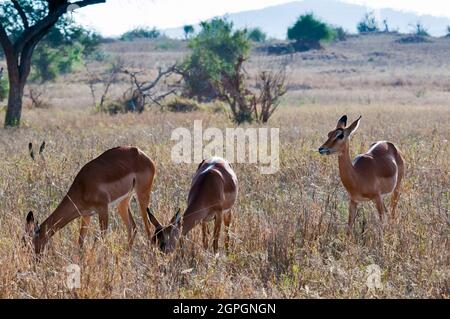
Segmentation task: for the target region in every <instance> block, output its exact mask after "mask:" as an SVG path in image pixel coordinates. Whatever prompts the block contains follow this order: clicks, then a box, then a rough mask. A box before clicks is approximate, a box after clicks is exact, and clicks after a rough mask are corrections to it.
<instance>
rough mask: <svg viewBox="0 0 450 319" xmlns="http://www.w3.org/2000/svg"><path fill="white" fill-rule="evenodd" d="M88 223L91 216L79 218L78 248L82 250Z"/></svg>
mask: <svg viewBox="0 0 450 319" xmlns="http://www.w3.org/2000/svg"><path fill="white" fill-rule="evenodd" d="M90 222H91V216H81V222H80V224H81V225H80V237H79V239H78V246H79V247H80V249H82V248H83V245H84V240H85V238H86V233H87V231H88V228H89V224H90Z"/></svg>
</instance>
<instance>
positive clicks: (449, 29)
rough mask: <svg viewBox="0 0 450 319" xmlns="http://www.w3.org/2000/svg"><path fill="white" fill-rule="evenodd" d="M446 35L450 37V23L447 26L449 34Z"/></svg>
mask: <svg viewBox="0 0 450 319" xmlns="http://www.w3.org/2000/svg"><path fill="white" fill-rule="evenodd" d="M446 37H447V38H448V37H450V25H449V26H448V27H447V35H446Z"/></svg>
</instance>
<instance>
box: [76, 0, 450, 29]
mask: <svg viewBox="0 0 450 319" xmlns="http://www.w3.org/2000/svg"><path fill="white" fill-rule="evenodd" d="M292 1H293V0H107V3H106V4H100V5H94V6H92V7H88V8H83V9H80V10H79V11H77V13H75V14H74V15H75V18H76V19H77V20H79V21H80V22H82V23H83V24H86V25H89V26H91V27H93V28H95V29H96V30H98V31H100V32H101V33H102V34H104V35H109V36H111V35H119V34H122V33H123V32H125V31H127V30H129V29H131V28H133V27H137V26H156V27H157V28H159V29H165V28H172V27H178V26H182V25H184V24H195V23H198V22H199V21H201V20H205V19H208V18H211V17H213V16H220V15H224V14H226V13H233V12H239V11H244V10H253V9H261V8H264V7H267V6H272V5H277V4H281V3H286V2H292ZM342 1H343V2H349V3H356V4H362V5H367V6H368V7H370V8H383V7H389V8H394V9H402V10H409V11H415V12H419V13H421V14H432V15H437V16H447V17H450V0H342Z"/></svg>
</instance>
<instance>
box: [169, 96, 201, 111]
mask: <svg viewBox="0 0 450 319" xmlns="http://www.w3.org/2000/svg"><path fill="white" fill-rule="evenodd" d="M166 107H167V109H168V110H169V111H171V112H183V113H186V112H193V111H197V110H199V109H200V106H199V104H198V103H197V101H195V100H191V99H186V98H180V97H177V98H175V99H174V100H172V101H169V102H168V103H167V104H166Z"/></svg>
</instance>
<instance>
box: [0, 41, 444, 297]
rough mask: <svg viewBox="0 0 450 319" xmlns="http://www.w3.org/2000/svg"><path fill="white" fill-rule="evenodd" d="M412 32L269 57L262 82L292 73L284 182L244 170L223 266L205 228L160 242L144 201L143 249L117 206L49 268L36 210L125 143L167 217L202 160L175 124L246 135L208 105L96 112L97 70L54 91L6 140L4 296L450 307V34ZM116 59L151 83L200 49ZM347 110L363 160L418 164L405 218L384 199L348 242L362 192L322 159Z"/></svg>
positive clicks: (115, 50)
mask: <svg viewBox="0 0 450 319" xmlns="http://www.w3.org/2000/svg"><path fill="white" fill-rule="evenodd" d="M398 37H399V36H387V35H376V36H360V37H352V38H350V39H349V40H347V41H345V42H340V43H335V44H330V45H328V46H327V47H326V49H325V50H323V51H314V52H307V53H298V54H294V55H292V56H287V57H273V56H270V57H269V56H266V55H265V54H263V53H261V52H260V51H257V50H255V52H254V53H253V54H252V58H251V61H249V62H248V65H247V70H248V72H249V76H252V75H253V74H255V73H256V71H258V70H260V69H264V68H267V67H269V68H270V67H271V66H273V65H276V64H278V63H285V64H286V65H287V69H288V76H289V84H288V89H289V91H288V94H287V96H285V97H284V100H283V102H282V105H281V106H280V108H279V110H278V111H277V113H275V115H274V117H273V118H272V119H271V121H270V122H269V126H270V127H276V128H280V161H281V163H280V170H279V172H278V173H276V174H273V175H261V174H260V171H259V169H258V167H257V166H256V165H249V164H247V165H246V164H234V168H235V171H236V173H237V176H238V179H239V186H240V194H239V198H238V201H237V203H236V206H235V209H234V220H233V223H232V228H231V230H232V236H231V237H232V245H231V249H230V254H229V255H228V256H227V255H226V254H225V253H224V249H223V241H220V246H221V251H220V254H219V255H217V256H215V255H214V254H213V253H212V250H209V251H205V250H203V248H202V246H201V233H200V227H198V229H194V231H193V232H192V233H190V234H189V236H188V238H187V239H186V240H185V241H184V244H183V247H182V248H180V249H179V250H178V251H177V252H176V253H174V254H172V255H163V254H160V253H159V252H158V251H157V250H156V249H155V248H153V247H152V246H151V245H150V244H149V243H148V242H147V240H146V238H145V236H144V230H143V224H142V220H141V217H140V216H139V214H138V210H137V207H136V203H135V201H132V211H133V215H134V217H135V220H136V222H137V224H138V236H137V237H136V241H135V244H134V246H133V249H132V251H127V249H126V247H127V245H126V229H125V227H124V225H123V224H122V222H121V221H120V218H119V216H118V213H117V212H116V210H115V209H114V210H112V211H111V212H110V221H111V223H110V228H109V232H108V234H107V236H106V237H105V238H104V239H102V238H100V232H99V227H98V221H97V220H96V219H95V222H94V223H92V226H91V228H92V229H91V230H90V232H89V236H88V239H89V240H88V243H87V244H86V248H85V251H84V253H83V254H80V253H79V251H78V246H77V235H78V231H79V223H78V222H74V223H72V224H70V226H68V227H66V228H65V229H63V230H62V231H61V232H59V233H58V234H56V235H55V236H54V237H53V238H52V240H51V242H50V244H49V246H48V249H47V251H46V254H45V256H44V258H42V260H41V261H40V262H39V263H36V262H35V261H34V259H33V256H32V255H31V254H30V253H29V252H28V250H27V249H26V248H24V247H23V244H22V241H21V238H22V236H23V234H24V224H25V216H26V214H27V213H28V211H30V210H33V211H34V212H35V214H36V215H37V217H38V219H39V221H41V222H42V221H43V220H44V219H45V218H46V217H47V216H48V215H49V214H50V213H51V211H52V210H53V209H54V208H55V207H56V205H57V204H58V203H59V201H60V200H61V199H62V198H63V196H64V195H65V192H66V191H67V189H68V187H69V186H70V184H71V183H72V181H73V178H74V176H75V175H76V173H77V172H78V171H79V169H80V168H81V167H82V166H83V165H84V164H85V163H86V162H87V161H89V160H91V159H92V158H94V157H96V156H98V155H99V154H101V153H102V152H103V151H105V150H106V149H108V148H111V147H114V146H117V145H122V144H131V145H135V146H138V147H139V148H141V149H142V150H143V151H145V152H146V153H147V154H148V155H149V156H150V157H151V158H153V159H154V160H155V161H156V163H157V177H156V180H155V184H154V189H153V192H152V204H151V206H152V208H153V210H154V212H155V214H156V215H157V216H158V217H159V218H160V219H161V220H163V221H164V222H168V221H169V219H170V218H171V217H172V216H173V214H174V212H175V210H176V208H177V207H181V208H185V207H186V198H187V192H188V190H189V185H190V180H191V178H192V175H193V173H194V172H195V169H196V168H197V165H198V163H193V164H191V165H187V164H183V165H180V164H174V163H172V161H171V148H172V146H173V145H174V142H172V141H171V140H170V137H171V133H172V131H173V129H175V128H177V127H187V128H189V129H191V128H192V124H193V121H194V120H195V119H203V121H204V122H203V126H204V127H207V126H214V127H218V128H226V127H232V126H233V124H232V122H231V121H230V120H229V117H228V115H227V114H225V113H223V112H212V111H209V110H208V109H207V108H205V109H204V110H202V111H196V112H191V113H187V114H185V113H183V114H180V113H171V112H168V111H164V110H160V108H159V107H153V108H151V109H149V110H147V111H145V112H144V113H143V114H125V115H116V116H110V115H107V114H99V113H96V112H94V111H93V109H92V106H91V105H92V102H91V97H90V91H89V86H88V85H87V83H86V82H87V75H86V72H85V71H84V70H83V69H82V68H80V69H79V70H78V71H76V72H74V73H73V74H71V75H67V76H64V77H61V78H59V79H58V80H57V81H56V82H55V83H51V84H46V85H45V87H43V88H40V89H42V90H43V91H44V92H45V98H46V99H47V101H48V104H49V105H50V107H48V108H44V109H36V108H26V109H25V110H24V114H23V124H22V127H21V128H20V129H9V130H4V129H3V130H1V131H0V265H1V266H0V298H38V297H41V298H74V297H77V298H325V297H328V298H392V297H395V298H415V297H418V298H448V297H449V295H450V291H449V284H450V282H449V275H450V268H449V242H448V238H449V209H450V203H449V196H450V193H449V192H450V190H449V184H450V178H449V170H450V165H449V158H450V148H449V142H448V140H449V138H450V126H449V120H450V75H449V74H450V73H449V72H450V56H449V54H448V52H450V39H448V38H447V39H444V38H443V39H433V40H432V41H433V42H431V43H416V44H401V43H397V42H395V41H396V40H397V38H398ZM172 45H174V44H172ZM105 50H106V51H107V52H108V54H110V56H112V57H121V58H122V59H123V60H124V61H125V62H126V63H128V64H130V65H133V66H135V67H140V68H145V69H146V70H148V74H149V75H150V74H154V73H155V72H156V68H157V67H158V66H164V65H169V64H171V63H173V62H175V61H176V60H180V59H182V58H183V56H184V55H185V54H186V49H185V48H184V45H183V44H177V46H176V47H171V45H165V46H164V47H163V48H158V47H157V46H155V44H154V43H152V42H135V43H112V44H106V45H105ZM103 67H104V66H102V65H101V64H100V63H98V64H96V65H95V66H94V70H101V69H102V68H103ZM127 85H128V82H127V80H126V79H122V80H120V81H117V83H114V84H113V86H112V88H111V97H114V96H120V94H122V93H123V91H124V89H125V88H126V87H127ZM343 114H348V115H349V117H350V119H351V120H352V119H354V118H356V117H357V116H359V115H362V116H363V119H362V122H361V126H360V128H359V131H358V132H357V133H356V134H355V135H354V136H353V137H352V140H351V153H352V155H356V154H358V153H361V152H364V151H366V150H367V149H368V148H369V147H370V145H371V144H372V143H373V142H374V141H377V140H389V141H392V142H394V143H395V144H396V145H397V146H398V147H399V149H400V150H401V151H402V153H403V155H404V158H405V160H406V163H407V170H406V178H405V180H404V183H403V187H402V189H403V190H402V194H401V198H400V203H399V209H398V219H397V221H395V222H394V223H390V224H389V223H386V224H385V225H384V231H383V232H382V233H381V232H380V225H379V220H378V215H377V214H376V209H375V207H374V205H373V204H372V203H366V204H362V205H360V206H359V209H358V212H359V214H358V217H357V221H356V227H355V230H354V235H353V238H349V237H347V236H346V222H347V216H348V215H347V208H348V203H347V194H346V192H345V190H344V188H343V186H342V184H341V181H340V178H339V174H338V167H337V158H336V157H321V156H320V155H319V154H318V152H317V149H318V147H319V146H320V145H321V144H322V143H323V142H324V141H325V140H326V137H327V133H328V132H329V131H330V130H331V129H333V128H334V127H335V125H336V122H337V120H338V118H339V117H340V116H342V115H343ZM0 116H1V117H3V116H4V113H3V112H2V113H1V114H0ZM44 140H45V141H46V144H47V146H46V150H45V152H44V159H42V158H37V159H36V161H32V160H31V158H30V156H29V154H28V143H29V142H33V143H34V144H36V145H39V144H40V143H41V142H42V141H44ZM72 263H76V264H79V265H80V267H81V273H82V277H81V288H80V289H76V290H69V289H68V288H67V287H66V275H67V274H66V272H65V267H66V266H68V265H69V264H72ZM372 264H376V265H378V266H379V267H380V268H381V271H382V276H381V282H382V288H381V289H373V290H369V289H368V287H367V284H366V282H367V272H366V269H367V267H368V266H369V265H372Z"/></svg>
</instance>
